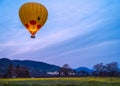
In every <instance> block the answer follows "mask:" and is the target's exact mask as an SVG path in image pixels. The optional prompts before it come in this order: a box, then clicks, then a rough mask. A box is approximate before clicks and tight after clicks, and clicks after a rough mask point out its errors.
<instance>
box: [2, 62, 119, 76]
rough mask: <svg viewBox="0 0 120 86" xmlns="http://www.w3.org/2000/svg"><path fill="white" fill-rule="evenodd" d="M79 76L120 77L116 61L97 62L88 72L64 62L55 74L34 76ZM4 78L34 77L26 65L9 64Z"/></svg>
mask: <svg viewBox="0 0 120 86" xmlns="http://www.w3.org/2000/svg"><path fill="white" fill-rule="evenodd" d="M43 76H45V77H71V76H72V77H80V76H100V77H120V69H119V67H118V63H117V62H111V63H108V64H103V63H99V64H96V65H94V66H93V71H92V72H88V71H85V70H81V71H75V70H74V69H72V68H71V67H70V66H69V65H68V64H64V65H63V66H62V67H61V68H60V69H59V70H58V71H57V74H53V75H50V74H47V72H46V73H43V74H42V76H41V75H37V76H36V77H43ZM3 77H4V78H26V77H34V76H31V75H30V71H29V69H28V68H27V67H23V66H19V65H17V66H13V65H12V64H10V65H9V66H8V70H7V72H6V74H5V75H4V76H3Z"/></svg>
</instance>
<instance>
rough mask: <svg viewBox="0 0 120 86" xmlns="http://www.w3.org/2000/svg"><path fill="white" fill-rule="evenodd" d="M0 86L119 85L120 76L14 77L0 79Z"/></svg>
mask: <svg viewBox="0 0 120 86" xmlns="http://www.w3.org/2000/svg"><path fill="white" fill-rule="evenodd" d="M0 86H120V78H99V77H81V78H15V79H0Z"/></svg>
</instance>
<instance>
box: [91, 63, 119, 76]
mask: <svg viewBox="0 0 120 86" xmlns="http://www.w3.org/2000/svg"><path fill="white" fill-rule="evenodd" d="M93 68H94V70H95V72H94V75H99V76H115V74H116V73H117V72H119V71H118V70H119V69H118V63H117V62H112V63H108V64H106V65H103V63H100V64H96V65H94V67H93Z"/></svg>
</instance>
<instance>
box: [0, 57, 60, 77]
mask: <svg viewBox="0 0 120 86" xmlns="http://www.w3.org/2000/svg"><path fill="white" fill-rule="evenodd" d="M11 64H12V65H13V66H15V67H16V66H18V65H19V66H23V67H27V68H28V69H29V71H30V73H31V75H36V76H37V74H40V73H41V74H43V73H45V72H53V71H58V70H59V69H60V67H59V66H56V65H51V64H47V63H44V62H39V61H30V60H10V59H7V58H2V59H0V75H2V74H5V73H6V72H7V70H8V66H9V65H11Z"/></svg>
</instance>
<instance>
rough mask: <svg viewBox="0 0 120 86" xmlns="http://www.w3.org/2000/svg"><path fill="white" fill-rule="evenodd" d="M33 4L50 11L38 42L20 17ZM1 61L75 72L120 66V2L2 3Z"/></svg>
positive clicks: (3, 0)
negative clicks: (32, 62)
mask: <svg viewBox="0 0 120 86" xmlns="http://www.w3.org/2000/svg"><path fill="white" fill-rule="evenodd" d="M30 1H35V2H39V3H41V4H43V5H45V6H46V8H47V9H48V20H47V22H46V24H45V25H44V26H43V27H42V29H41V30H40V31H39V32H38V33H37V34H36V38H35V39H31V38H30V33H29V32H28V31H27V30H26V29H25V27H24V26H23V25H22V23H21V21H20V19H19V16H18V11H19V8H20V6H21V5H22V4H24V3H26V2H30ZM0 58H9V59H19V60H35V61H43V62H47V63H50V64H56V65H59V66H62V65H63V64H65V63H67V64H69V65H70V66H71V67H72V68H77V67H80V66H86V67H89V68H92V67H93V65H94V64H97V63H101V62H103V63H109V62H113V61H116V62H118V63H119V65H120V0H0Z"/></svg>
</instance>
